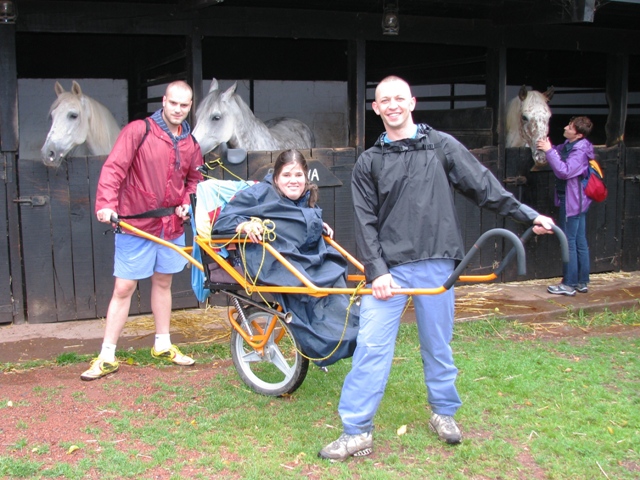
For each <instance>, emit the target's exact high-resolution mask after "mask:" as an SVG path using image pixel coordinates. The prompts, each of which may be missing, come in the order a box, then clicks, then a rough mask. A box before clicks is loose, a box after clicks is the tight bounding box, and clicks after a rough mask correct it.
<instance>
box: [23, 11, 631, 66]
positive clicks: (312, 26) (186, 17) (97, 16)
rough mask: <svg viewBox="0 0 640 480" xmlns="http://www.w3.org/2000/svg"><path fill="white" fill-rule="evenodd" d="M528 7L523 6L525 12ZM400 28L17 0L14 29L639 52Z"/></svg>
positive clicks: (305, 15) (428, 27) (347, 16)
mask: <svg viewBox="0 0 640 480" xmlns="http://www.w3.org/2000/svg"><path fill="white" fill-rule="evenodd" d="M529 13H530V12H529ZM400 22H401V29H402V30H401V32H402V33H401V34H400V35H398V36H396V37H390V36H386V37H385V36H383V35H382V28H381V25H380V15H379V14H366V13H353V12H335V11H326V10H322V11H320V10H282V9H269V8H234V7H225V8H210V9H205V10H200V11H198V12H193V11H184V10H178V9H174V10H172V9H167V6H166V5H165V4H162V5H157V4H139V3H100V2H67V1H60V2H58V1H56V2H46V1H37V0H36V1H25V2H24V3H21V5H20V16H19V17H18V24H17V27H18V31H19V32H50V33H97V34H139V35H158V34H162V35H180V36H184V35H189V34H190V32H191V31H193V28H194V27H197V28H198V29H199V31H200V32H201V34H202V35H203V36H205V37H207V36H210V37H246V38H301V39H332V40H356V39H364V40H367V41H388V42H398V43H403V42H415V43H434V44H447V45H475V46H486V47H496V48H497V47H500V46H506V47H507V48H531V47H532V45H535V47H536V48H537V49H541V50H567V49H568V48H569V49H572V48H574V47H572V45H571V44H568V41H567V39H571V43H572V44H573V45H575V48H576V49H580V50H584V51H595V52H610V51H617V52H620V53H631V54H637V53H639V52H640V31H639V30H627V29H622V28H609V29H605V28H597V27H595V26H594V25H589V28H585V26H582V25H580V24H575V25H546V26H545V27H544V28H538V29H535V28H529V29H527V31H526V32H523V27H522V25H514V24H511V25H495V24H493V23H492V22H491V21H489V20H467V19H457V18H436V17H416V16H401V19H400Z"/></svg>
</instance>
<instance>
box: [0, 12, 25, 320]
mask: <svg viewBox="0 0 640 480" xmlns="http://www.w3.org/2000/svg"><path fill="white" fill-rule="evenodd" d="M19 135H20V132H19V129H18V71H17V66H16V26H15V25H14V24H0V167H1V170H0V194H2V195H1V197H2V200H1V201H0V205H3V204H4V205H3V206H4V208H2V210H5V211H6V215H5V214H3V218H6V222H7V223H6V225H4V227H5V228H4V229H3V230H4V231H5V232H8V236H7V235H2V236H1V237H0V248H2V250H3V251H5V252H6V251H8V252H9V259H8V262H6V263H5V262H1V265H0V276H1V277H3V278H0V281H2V282H3V283H4V285H9V289H8V290H5V292H3V293H2V294H0V295H1V296H0V299H2V301H0V322H1V323H6V322H11V321H13V322H14V323H24V322H25V318H24V296H23V293H22V292H23V290H22V283H23V278H22V261H21V259H22V252H21V250H22V246H21V243H20V225H19V221H18V209H19V208H20V207H19V206H18V204H17V203H14V202H13V200H14V199H16V198H18V189H17V172H16V167H17V159H18V155H17V154H18V145H19ZM2 223H4V220H3V221H2Z"/></svg>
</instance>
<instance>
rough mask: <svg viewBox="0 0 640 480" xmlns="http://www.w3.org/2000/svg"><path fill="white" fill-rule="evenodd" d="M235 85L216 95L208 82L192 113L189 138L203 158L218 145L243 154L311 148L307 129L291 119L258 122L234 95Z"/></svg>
mask: <svg viewBox="0 0 640 480" xmlns="http://www.w3.org/2000/svg"><path fill="white" fill-rule="evenodd" d="M236 87H237V82H236V83H234V84H233V85H232V86H231V87H229V88H228V89H227V90H225V91H224V92H223V91H220V89H219V87H218V81H217V80H216V79H215V78H214V79H213V80H212V81H211V87H210V88H209V93H208V94H207V96H206V97H205V98H203V99H202V101H201V102H200V105H199V106H198V109H197V111H196V125H195V128H194V130H193V136H194V137H195V138H196V140H197V141H198V143H199V144H200V148H201V149H202V154H203V155H206V154H207V153H209V152H210V151H211V150H213V149H214V148H216V147H217V146H218V145H220V144H221V143H224V142H226V143H227V144H228V145H229V147H231V148H237V149H244V150H252V151H255V150H286V149H289V148H302V149H307V148H312V147H315V138H314V136H313V132H312V131H311V129H310V128H309V127H308V126H307V125H306V124H304V123H302V122H301V121H300V120H296V119H294V118H286V117H281V118H274V119H272V120H269V121H267V122H262V121H261V120H259V119H258V118H257V117H256V116H255V115H254V114H253V112H252V111H251V109H250V108H249V106H248V105H247V104H246V103H244V101H243V100H242V98H241V97H240V96H239V95H238V94H236Z"/></svg>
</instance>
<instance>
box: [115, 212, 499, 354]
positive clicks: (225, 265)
mask: <svg viewBox="0 0 640 480" xmlns="http://www.w3.org/2000/svg"><path fill="white" fill-rule="evenodd" d="M117 224H118V225H119V226H120V227H121V228H124V229H125V230H128V231H130V232H132V233H135V234H136V235H139V236H141V237H143V238H146V239H148V240H151V241H154V242H156V243H159V244H161V245H164V246H166V247H168V248H171V249H172V250H175V251H176V252H178V253H179V254H180V255H182V256H183V257H184V258H186V259H187V261H188V262H189V263H191V264H192V265H193V266H194V267H196V268H198V269H200V270H201V271H204V267H203V265H202V263H200V262H199V261H198V260H196V259H195V258H193V256H192V255H191V253H192V251H193V247H192V246H187V247H179V246H177V245H174V244H173V243H171V242H167V241H166V240H163V239H161V238H159V237H156V236H155V235H151V234H149V233H147V232H144V231H142V230H140V229H138V228H136V227H134V226H132V225H130V224H128V223H127V222H125V221H123V220H118V222H117ZM324 240H325V241H326V242H327V243H328V244H329V245H331V246H332V247H334V248H335V249H336V250H337V251H338V252H340V254H342V255H343V256H344V257H345V258H346V259H347V261H348V262H350V263H351V264H352V265H354V266H355V267H356V269H357V270H358V271H360V272H362V273H360V274H355V275H348V277H347V280H348V281H350V282H356V283H361V282H363V281H364V280H365V277H364V266H363V265H362V264H361V263H360V262H359V261H358V260H357V259H356V258H355V257H354V256H353V255H351V254H350V253H349V252H347V251H346V250H345V249H344V248H342V246H340V245H339V244H338V243H337V242H335V241H334V240H333V239H331V238H330V237H328V236H325V237H324ZM246 241H247V240H245V239H240V238H238V237H228V238H216V239H215V240H210V239H205V238H202V237H200V236H196V237H195V238H194V242H195V243H197V244H198V246H199V247H200V248H201V249H202V250H203V251H204V252H206V253H207V255H209V256H210V257H211V258H212V259H213V260H214V261H215V262H216V263H217V264H218V265H219V266H220V268H222V269H224V271H226V272H227V273H228V274H229V275H230V276H231V277H232V278H233V279H234V280H235V281H236V282H237V283H238V284H239V285H240V286H241V287H242V288H244V290H245V291H246V292H247V294H249V295H250V294H252V293H302V294H306V295H313V296H325V295H331V294H343V295H353V294H357V295H371V293H372V291H371V288H356V287H352V288H333V287H318V286H317V285H315V284H314V283H313V282H311V281H310V280H309V279H308V278H306V277H305V276H304V275H302V274H301V273H300V272H299V271H298V270H297V269H296V268H295V267H294V266H293V265H291V263H290V262H289V261H288V260H287V259H286V258H285V257H283V256H282V255H281V254H280V253H279V252H278V251H277V250H275V249H274V248H273V247H272V246H271V245H270V244H269V243H263V246H264V248H265V250H266V251H267V252H269V254H270V255H273V256H274V257H275V258H276V259H277V260H278V261H279V262H281V263H282V264H283V265H284V266H285V268H286V269H287V270H289V272H291V273H292V274H293V275H294V276H295V277H296V278H297V279H298V280H300V282H301V283H302V285H303V286H302V287H286V286H285V287H282V286H274V285H254V284H252V283H250V282H248V281H247V279H246V278H245V277H244V276H243V275H240V274H239V273H238V272H237V271H236V270H235V269H234V268H233V267H232V266H231V265H230V264H229V262H228V261H227V259H226V258H224V257H223V256H221V255H220V254H219V253H218V251H219V249H220V248H221V247H222V246H226V245H232V244H236V245H240V244H243V243H245V242H246ZM496 278H497V275H496V274H495V273H491V274H488V275H461V276H460V277H459V278H458V280H459V281H461V282H489V281H491V280H495V279H496ZM445 291H446V289H445V287H443V286H440V287H437V288H399V289H393V290H392V292H393V294H394V295H437V294H440V293H443V292H445ZM234 312H235V309H233V308H232V309H229V322H230V323H231V325H232V327H233V328H234V329H235V330H236V331H237V332H238V333H239V334H240V335H241V336H242V338H244V340H245V341H246V342H247V344H248V345H250V346H251V347H252V348H253V349H255V350H256V351H258V352H259V353H262V351H263V348H264V346H265V345H266V343H267V341H268V339H269V338H270V336H271V334H272V333H273V331H274V329H275V327H276V325H277V323H278V322H277V321H271V322H269V325H268V327H267V330H266V331H262V330H261V329H260V328H258V326H257V325H253V327H254V328H257V329H258V330H260V332H259V334H257V335H253V336H252V335H249V334H248V333H247V332H245V330H244V329H243V328H242V327H241V325H240V324H239V323H238V322H237V321H236V319H235V318H234ZM274 316H275V315H274ZM273 320H275V319H273ZM282 334H284V331H283V332H282ZM280 338H281V337H280ZM280 338H278V339H276V341H279V340H280Z"/></svg>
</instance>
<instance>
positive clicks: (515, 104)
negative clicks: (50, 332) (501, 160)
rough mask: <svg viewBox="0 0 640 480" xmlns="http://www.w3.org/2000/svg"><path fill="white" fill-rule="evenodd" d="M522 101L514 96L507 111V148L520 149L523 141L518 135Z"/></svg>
mask: <svg viewBox="0 0 640 480" xmlns="http://www.w3.org/2000/svg"><path fill="white" fill-rule="evenodd" d="M521 105H522V100H520V97H518V96H515V97H514V98H513V99H512V100H511V101H510V102H509V107H508V109H507V138H506V146H507V147H522V146H524V142H525V141H524V139H523V138H522V135H520V115H521V114H520V107H521Z"/></svg>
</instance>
